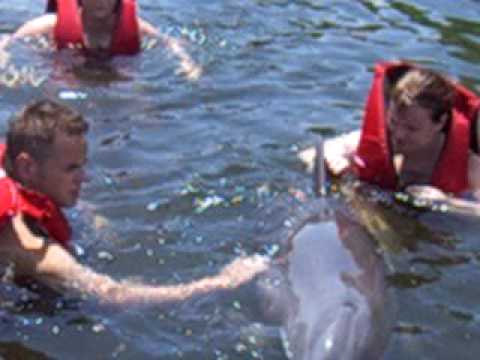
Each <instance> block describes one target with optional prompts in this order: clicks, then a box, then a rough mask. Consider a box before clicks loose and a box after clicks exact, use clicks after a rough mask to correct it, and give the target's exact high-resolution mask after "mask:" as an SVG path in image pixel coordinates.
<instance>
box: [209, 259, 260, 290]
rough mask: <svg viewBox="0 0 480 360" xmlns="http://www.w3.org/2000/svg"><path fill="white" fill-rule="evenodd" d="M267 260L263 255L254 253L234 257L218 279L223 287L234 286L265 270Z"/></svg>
mask: <svg viewBox="0 0 480 360" xmlns="http://www.w3.org/2000/svg"><path fill="white" fill-rule="evenodd" d="M268 264H269V260H268V258H267V257H265V256H260V255H255V256H250V257H242V258H238V259H235V260H234V261H233V262H231V263H230V264H228V265H227V266H225V267H224V268H223V270H222V271H220V273H219V274H218V279H220V280H221V282H222V285H223V286H222V287H224V288H227V289H228V288H236V287H238V286H241V285H243V284H245V283H247V282H248V281H250V280H252V279H253V278H254V277H255V276H257V275H259V274H260V273H262V272H264V271H265V270H267V268H268Z"/></svg>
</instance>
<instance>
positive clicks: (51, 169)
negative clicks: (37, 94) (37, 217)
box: [5, 100, 88, 207]
mask: <svg viewBox="0 0 480 360" xmlns="http://www.w3.org/2000/svg"><path fill="white" fill-rule="evenodd" d="M87 131H88V123H87V122H85V120H84V119H83V117H82V115H80V114H79V113H78V112H77V111H75V110H73V109H71V108H70V107H68V106H66V105H63V104H60V103H58V102H55V101H52V100H40V101H36V102H34V103H32V104H30V105H27V106H26V107H25V108H24V109H23V110H22V111H21V112H20V113H19V114H17V116H16V117H15V118H14V119H12V120H11V121H10V123H9V128H8V131H7V152H6V154H5V169H6V171H7V173H8V175H9V176H11V177H12V178H14V179H15V180H17V181H18V182H20V183H21V184H22V185H24V186H25V187H27V188H30V189H32V190H35V191H37V192H40V193H43V194H45V195H47V196H49V197H50V198H51V199H52V201H54V202H55V203H56V204H57V205H58V206H62V207H69V206H73V205H74V204H75V203H76V201H77V199H78V196H79V194H80V189H81V185H82V183H83V181H84V180H85V172H84V166H85V163H86V159H87V157H86V156H87V141H86V138H85V135H86V133H87Z"/></svg>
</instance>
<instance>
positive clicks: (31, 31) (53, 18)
mask: <svg viewBox="0 0 480 360" xmlns="http://www.w3.org/2000/svg"><path fill="white" fill-rule="evenodd" d="M56 23H57V14H51V13H49V14H44V15H41V16H38V17H36V18H34V19H31V20H29V21H27V22H26V23H25V24H23V25H22V26H21V27H20V28H19V29H18V30H17V31H16V32H15V33H14V34H13V37H14V38H20V37H26V36H37V35H45V34H48V33H49V32H51V31H52V30H53V28H54V27H55V25H56Z"/></svg>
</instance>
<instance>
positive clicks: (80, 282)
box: [0, 216, 267, 305]
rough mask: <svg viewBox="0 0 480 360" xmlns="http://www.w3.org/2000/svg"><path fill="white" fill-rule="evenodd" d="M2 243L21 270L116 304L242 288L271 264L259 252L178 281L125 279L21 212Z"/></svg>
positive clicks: (179, 298) (177, 298)
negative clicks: (33, 226) (32, 226)
mask: <svg viewBox="0 0 480 360" xmlns="http://www.w3.org/2000/svg"><path fill="white" fill-rule="evenodd" d="M0 237H1V239H2V241H1V249H0V251H2V252H3V253H4V254H7V255H8V256H9V257H10V258H11V259H12V260H13V261H14V263H15V265H16V268H17V269H18V270H19V271H21V273H23V274H26V275H31V276H33V277H35V278H37V279H38V280H39V281H41V282H43V283H45V284H46V285H48V286H50V287H52V288H54V289H57V290H60V291H64V292H65V291H68V292H73V293H75V294H79V295H81V296H84V297H89V298H93V299H97V300H98V301H100V302H101V303H106V304H112V305H126V304H139V305H140V304H144V305H147V304H151V305H158V304H164V303H169V302H176V301H182V300H186V299H188V298H190V297H193V296H198V295H202V294H206V293H209V292H212V291H215V290H226V289H233V288H236V287H238V286H240V285H242V284H244V283H246V282H248V281H250V280H251V279H252V278H254V277H255V276H256V275H257V274H259V273H260V272H262V271H264V270H265V269H266V265H267V264H266V261H265V260H264V259H260V258H257V257H252V258H248V259H245V258H244V259H237V260H235V261H233V262H232V263H231V264H229V265H227V266H226V267H225V268H224V269H223V270H222V271H221V272H220V273H219V274H218V275H216V276H212V277H206V278H203V279H200V280H196V281H192V282H190V283H187V284H179V285H172V286H149V285H145V284H139V283H132V282H120V281H116V280H114V279H112V278H111V277H109V276H107V275H103V274H99V273H97V272H95V271H93V270H92V269H89V268H88V267H86V266H84V265H82V264H80V263H79V262H77V261H76V259H75V258H74V257H73V256H72V255H71V254H70V253H68V252H67V251H66V250H65V249H64V248H63V247H61V246H60V245H58V244H56V243H52V242H50V241H48V240H46V239H43V238H41V237H38V236H35V235H33V234H32V232H31V231H30V230H29V228H28V227H27V226H26V225H25V223H24V221H23V219H22V217H21V216H16V217H15V218H14V219H13V220H12V223H11V226H8V227H7V228H6V229H5V230H4V231H3V232H2V233H1V234H0Z"/></svg>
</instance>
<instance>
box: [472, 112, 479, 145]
mask: <svg viewBox="0 0 480 360" xmlns="http://www.w3.org/2000/svg"><path fill="white" fill-rule="evenodd" d="M479 115H480V114H477V115H476V116H475V117H474V118H473V119H472V123H471V124H470V150H472V151H473V152H474V153H475V154H480V146H479V145H480V144H479V143H478V126H479V125H480V124H479V123H478V121H479V119H478V117H479Z"/></svg>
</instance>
